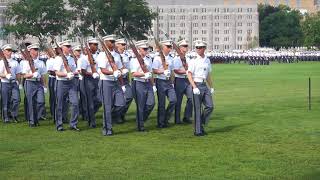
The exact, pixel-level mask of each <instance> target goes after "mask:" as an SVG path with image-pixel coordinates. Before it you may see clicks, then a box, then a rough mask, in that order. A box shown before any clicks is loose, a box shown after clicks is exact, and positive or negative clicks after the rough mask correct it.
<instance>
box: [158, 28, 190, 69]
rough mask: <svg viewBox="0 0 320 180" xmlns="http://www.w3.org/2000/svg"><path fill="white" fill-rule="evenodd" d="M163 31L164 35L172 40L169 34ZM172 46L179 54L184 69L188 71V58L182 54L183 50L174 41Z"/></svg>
mask: <svg viewBox="0 0 320 180" xmlns="http://www.w3.org/2000/svg"><path fill="white" fill-rule="evenodd" d="M161 31H162V32H163V33H164V35H165V36H166V38H168V39H170V37H169V34H168V33H166V32H164V31H163V30H161ZM172 45H173V48H174V50H175V51H176V52H177V53H178V55H179V57H180V59H181V62H182V65H183V67H184V69H185V70H188V64H187V60H186V56H185V55H184V54H183V53H182V52H181V50H180V49H179V47H178V46H177V44H176V43H175V42H174V41H172Z"/></svg>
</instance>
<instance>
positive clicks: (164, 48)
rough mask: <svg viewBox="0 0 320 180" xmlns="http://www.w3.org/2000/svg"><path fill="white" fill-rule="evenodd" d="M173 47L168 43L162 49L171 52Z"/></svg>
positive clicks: (166, 52)
mask: <svg viewBox="0 0 320 180" xmlns="http://www.w3.org/2000/svg"><path fill="white" fill-rule="evenodd" d="M171 49H172V46H168V45H164V46H163V48H162V50H163V52H164V53H165V54H168V53H170V51H171Z"/></svg>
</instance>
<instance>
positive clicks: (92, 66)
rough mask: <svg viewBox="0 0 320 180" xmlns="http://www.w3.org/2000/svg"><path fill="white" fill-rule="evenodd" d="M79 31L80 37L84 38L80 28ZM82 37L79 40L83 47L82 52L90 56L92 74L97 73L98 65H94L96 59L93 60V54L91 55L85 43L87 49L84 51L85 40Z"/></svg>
mask: <svg viewBox="0 0 320 180" xmlns="http://www.w3.org/2000/svg"><path fill="white" fill-rule="evenodd" d="M78 31H79V34H80V36H82V33H81V31H80V29H79V28H78ZM80 36H79V37H78V39H79V42H80V45H81V50H82V52H83V53H84V52H86V53H87V55H88V60H89V64H90V67H91V71H92V73H97V68H96V65H95V63H94V59H93V56H92V53H91V51H90V49H89V47H88V45H87V43H84V44H85V48H84V49H83V41H82V39H83V38H82V39H81V38H80ZM82 37H83V36H82Z"/></svg>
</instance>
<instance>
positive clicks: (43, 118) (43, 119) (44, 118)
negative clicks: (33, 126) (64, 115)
mask: <svg viewBox="0 0 320 180" xmlns="http://www.w3.org/2000/svg"><path fill="white" fill-rule="evenodd" d="M39 120H40V121H45V120H47V118H46V117H44V116H41V117H40V119H39Z"/></svg>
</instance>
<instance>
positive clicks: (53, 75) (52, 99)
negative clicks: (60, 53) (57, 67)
mask: <svg viewBox="0 0 320 180" xmlns="http://www.w3.org/2000/svg"><path fill="white" fill-rule="evenodd" d="M52 48H56V47H52ZM51 53H54V52H51ZM54 56H55V54H51V55H49V54H48V57H49V59H48V60H47V61H46V67H47V72H48V79H49V80H48V89H49V105H50V114H51V117H52V118H53V121H55V105H56V95H55V84H56V73H55V71H54V69H53V65H54V61H55V57H54Z"/></svg>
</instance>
